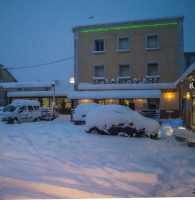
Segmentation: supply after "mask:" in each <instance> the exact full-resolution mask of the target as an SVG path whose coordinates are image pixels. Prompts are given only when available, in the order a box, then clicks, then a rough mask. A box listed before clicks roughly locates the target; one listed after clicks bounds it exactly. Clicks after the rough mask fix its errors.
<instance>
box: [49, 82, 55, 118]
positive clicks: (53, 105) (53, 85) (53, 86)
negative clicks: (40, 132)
mask: <svg viewBox="0 0 195 200" xmlns="http://www.w3.org/2000/svg"><path fill="white" fill-rule="evenodd" d="M52 89H53V101H52V106H51V114H50V119H49V120H50V121H51V117H52V115H53V114H55V113H54V112H55V109H54V108H55V83H54V82H52V83H51V90H52Z"/></svg>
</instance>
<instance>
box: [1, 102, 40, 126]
mask: <svg viewBox="0 0 195 200" xmlns="http://www.w3.org/2000/svg"><path fill="white" fill-rule="evenodd" d="M40 119H41V110H40V103H39V102H38V101H35V100H23V99H18V100H15V101H13V102H12V103H11V104H10V105H7V106H6V107H5V108H4V109H3V119H2V120H3V121H6V122H7V123H22V122H31V121H40Z"/></svg>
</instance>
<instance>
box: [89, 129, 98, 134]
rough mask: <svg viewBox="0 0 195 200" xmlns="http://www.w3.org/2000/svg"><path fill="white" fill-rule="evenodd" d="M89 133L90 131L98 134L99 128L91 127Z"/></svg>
mask: <svg viewBox="0 0 195 200" xmlns="http://www.w3.org/2000/svg"><path fill="white" fill-rule="evenodd" d="M89 133H92V134H98V133H99V130H98V129H97V128H91V129H90V130H89Z"/></svg>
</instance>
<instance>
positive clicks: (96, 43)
mask: <svg viewBox="0 0 195 200" xmlns="http://www.w3.org/2000/svg"><path fill="white" fill-rule="evenodd" d="M102 52H105V39H104V38H98V39H94V40H93V53H102Z"/></svg>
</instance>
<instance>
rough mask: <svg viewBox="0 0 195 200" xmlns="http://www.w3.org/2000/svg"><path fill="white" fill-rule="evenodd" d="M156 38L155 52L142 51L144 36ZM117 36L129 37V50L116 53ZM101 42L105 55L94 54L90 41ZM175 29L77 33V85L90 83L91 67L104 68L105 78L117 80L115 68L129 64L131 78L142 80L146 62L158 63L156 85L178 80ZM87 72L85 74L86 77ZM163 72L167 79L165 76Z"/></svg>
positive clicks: (143, 48) (168, 27)
mask: <svg viewBox="0 0 195 200" xmlns="http://www.w3.org/2000/svg"><path fill="white" fill-rule="evenodd" d="M150 33H151V34H153V33H155V34H156V33H157V34H159V49H158V50H146V49H145V35H146V34H150ZM118 36H130V46H131V50H130V51H129V52H117V38H118ZM99 37H104V38H105V53H101V54H94V53H93V52H92V51H93V45H92V43H93V39H94V38H99ZM177 41H178V38H177V25H171V26H160V27H150V28H141V29H127V30H113V31H103V32H101V31H100V32H91V33H79V56H78V60H79V61H78V62H79V82H89V83H95V81H93V65H94V64H105V65H106V68H105V69H106V78H107V79H108V80H111V79H112V78H115V79H116V78H117V75H118V74H117V73H118V64H119V63H122V62H127V63H130V74H131V78H134V77H136V78H141V79H142V78H143V77H145V76H146V62H147V61H158V62H159V64H160V79H159V82H174V81H175V80H176V79H177V78H178V73H179V72H178V67H177V66H178V57H177V54H178V51H177V47H178V45H177ZM86 72H87V73H86ZM167 72H168V73H169V74H171V76H167Z"/></svg>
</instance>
